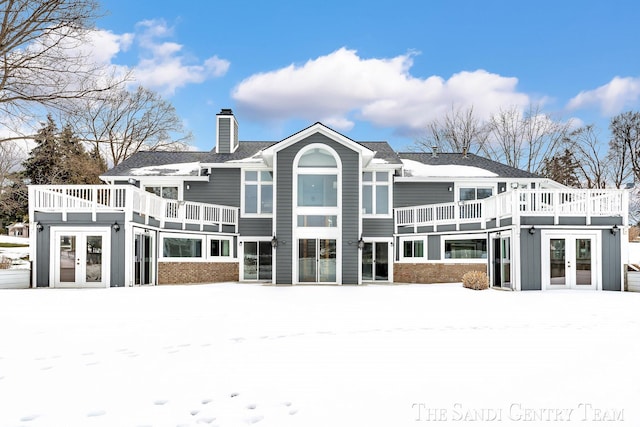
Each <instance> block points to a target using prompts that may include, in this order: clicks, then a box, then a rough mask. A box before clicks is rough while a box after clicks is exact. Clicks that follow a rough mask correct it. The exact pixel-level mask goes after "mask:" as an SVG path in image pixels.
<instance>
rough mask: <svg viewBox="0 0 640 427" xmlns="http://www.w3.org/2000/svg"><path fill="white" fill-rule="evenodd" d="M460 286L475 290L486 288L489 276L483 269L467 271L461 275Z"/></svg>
mask: <svg viewBox="0 0 640 427" xmlns="http://www.w3.org/2000/svg"><path fill="white" fill-rule="evenodd" d="M462 286H464V287H465V288H469V289H475V290H482V289H487V288H488V287H489V277H487V273H485V272H484V271H467V272H466V273H464V276H462Z"/></svg>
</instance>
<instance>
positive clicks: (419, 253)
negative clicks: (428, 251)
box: [402, 240, 424, 258]
mask: <svg viewBox="0 0 640 427" xmlns="http://www.w3.org/2000/svg"><path fill="white" fill-rule="evenodd" d="M402 257H403V258H422V257H424V240H405V241H404V242H403V243H402Z"/></svg>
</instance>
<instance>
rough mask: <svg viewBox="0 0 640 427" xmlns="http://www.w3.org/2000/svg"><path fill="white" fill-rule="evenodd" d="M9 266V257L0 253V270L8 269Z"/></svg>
mask: <svg viewBox="0 0 640 427" xmlns="http://www.w3.org/2000/svg"><path fill="white" fill-rule="evenodd" d="M9 268H11V259H9V258H7V257H4V256H1V255H0V270H8V269H9Z"/></svg>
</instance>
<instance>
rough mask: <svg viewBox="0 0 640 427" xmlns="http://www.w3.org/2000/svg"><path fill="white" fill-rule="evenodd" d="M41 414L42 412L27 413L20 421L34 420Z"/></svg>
mask: <svg viewBox="0 0 640 427" xmlns="http://www.w3.org/2000/svg"><path fill="white" fill-rule="evenodd" d="M39 416H40V414H31V415H27V416H25V417H22V418H20V422H23V423H24V422H27V421H33V420H35V419H36V418H38V417H39Z"/></svg>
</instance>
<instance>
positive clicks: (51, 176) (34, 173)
mask: <svg viewBox="0 0 640 427" xmlns="http://www.w3.org/2000/svg"><path fill="white" fill-rule="evenodd" d="M57 133H58V126H56V124H55V122H54V121H53V118H52V117H51V115H49V116H47V122H46V123H44V124H43V125H42V128H41V129H40V130H39V131H38V134H37V135H36V137H35V143H36V146H35V147H34V148H33V150H31V153H30V154H29V157H28V158H27V160H25V161H24V163H23V164H22V165H23V166H24V174H25V176H26V177H27V178H28V179H29V180H30V182H31V184H37V185H40V184H63V183H64V182H63V181H62V180H61V179H60V176H59V174H60V171H61V169H62V165H61V159H60V154H59V152H58V143H57V139H56V134H57Z"/></svg>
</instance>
